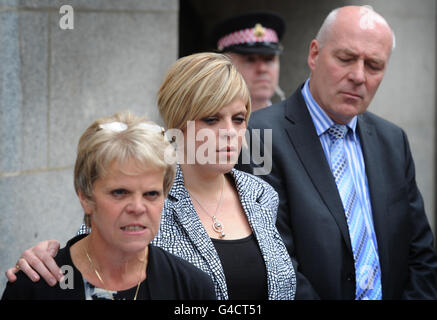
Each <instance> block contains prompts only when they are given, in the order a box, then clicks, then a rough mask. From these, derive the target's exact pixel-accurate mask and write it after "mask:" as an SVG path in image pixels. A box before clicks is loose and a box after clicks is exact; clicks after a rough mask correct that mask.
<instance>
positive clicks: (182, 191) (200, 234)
mask: <svg viewBox="0 0 437 320" xmlns="http://www.w3.org/2000/svg"><path fill="white" fill-rule="evenodd" d="M169 196H170V197H172V198H174V199H175V200H176V201H172V204H173V206H172V208H171V210H172V211H173V214H174V215H175V220H177V221H178V222H179V223H180V225H181V227H182V229H184V230H185V232H186V234H187V237H188V238H189V239H190V241H191V242H192V244H193V246H194V247H195V248H196V249H197V250H198V251H199V253H200V255H201V256H202V257H203V258H204V259H205V261H206V262H207V263H208V265H209V267H210V269H211V273H212V274H213V277H215V278H216V280H217V282H218V283H219V286H220V288H221V290H222V293H223V295H224V296H225V297H226V298H227V297H228V296H227V286H226V279H225V275H224V272H223V268H221V269H220V270H217V267H215V266H221V262H220V258H219V256H218V253H217V251H216V250H215V247H214V244H213V243H212V241H211V238H210V237H209V235H208V233H207V232H206V230H205V228H204V227H203V225H202V222H201V221H200V219H199V217H198V215H197V213H196V211H195V209H194V206H193V203H192V202H191V198H190V196H189V194H188V191H187V189H186V188H185V185H184V178H183V173H182V170H181V169H180V167H179V166H178V168H177V172H176V177H175V181H174V183H173V187H172V189H171V190H170V194H169Z"/></svg>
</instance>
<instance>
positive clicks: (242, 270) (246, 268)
mask: <svg viewBox="0 0 437 320" xmlns="http://www.w3.org/2000/svg"><path fill="white" fill-rule="evenodd" d="M211 240H212V243H213V244H214V246H215V248H216V250H217V252H218V255H219V257H220V260H221V263H222V266H223V271H224V273H225V277H226V285H227V287H228V296H229V300H267V299H268V288H267V271H266V266H265V262H264V259H263V256H262V254H261V250H260V249H259V247H258V243H257V241H256V238H255V236H254V235H253V233H252V234H251V235H249V236H248V237H246V238H243V239H238V240H220V239H214V238H211Z"/></svg>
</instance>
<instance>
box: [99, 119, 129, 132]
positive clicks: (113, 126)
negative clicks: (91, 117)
mask: <svg viewBox="0 0 437 320" xmlns="http://www.w3.org/2000/svg"><path fill="white" fill-rule="evenodd" d="M99 128H100V129H105V130H110V131H113V132H121V131H124V130H126V129H127V125H126V124H125V123H123V122H118V121H114V122H108V123H102V124H99Z"/></svg>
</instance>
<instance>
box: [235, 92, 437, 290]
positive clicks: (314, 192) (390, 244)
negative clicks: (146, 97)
mask: <svg viewBox="0 0 437 320" xmlns="http://www.w3.org/2000/svg"><path fill="white" fill-rule="evenodd" d="M357 127H358V134H359V137H360V141H361V145H362V149H363V155H364V161H365V166H366V174H367V178H368V183H369V189H370V197H371V204H372V210H373V220H374V225H375V233H376V238H377V242H378V253H379V259H380V265H381V281H382V295H383V299H401V298H410V299H422V298H423V299H436V298H437V256H436V253H435V250H434V247H433V234H432V232H431V229H430V227H429V224H428V221H427V218H426V215H425V212H424V204H423V200H422V197H421V195H420V192H419V190H418V188H417V186H416V181H415V169H414V163H413V159H412V156H411V152H410V148H409V144H408V141H407V137H406V135H405V133H404V132H403V131H402V130H401V129H400V128H398V127H397V126H395V125H394V124H392V123H390V122H388V121H385V120H383V119H381V118H380V117H378V116H376V115H374V114H372V113H370V112H365V113H364V114H362V115H359V116H358V124H357ZM254 128H256V129H267V128H273V132H272V141H273V147H272V154H271V156H272V171H271V174H270V175H265V176H261V178H264V179H265V180H266V181H267V182H269V183H270V184H271V185H272V186H273V187H274V188H275V189H276V191H277V192H278V193H279V198H280V205H279V212H278V221H277V225H278V230H279V232H280V233H281V235H282V237H283V239H284V242H285V244H286V246H287V249H288V250H289V253H290V256H292V257H293V258H294V262H296V261H297V262H298V267H297V270H298V271H299V274H298V283H297V291H296V298H305V297H307V294H309V297H310V298H311V297H312V294H313V293H314V292H311V286H312V288H313V289H314V290H315V291H316V292H317V294H318V295H319V296H320V298H322V299H354V296H355V271H354V259H353V254H352V247H351V242H350V238H349V232H348V226H347V222H346V218H345V214H344V210H343V206H342V202H341V199H340V196H339V194H338V191H337V187H336V184H335V181H334V178H333V176H332V173H331V170H330V168H329V164H328V162H327V160H326V157H325V154H324V152H323V148H322V146H321V143H320V140H319V137H318V136H317V133H316V130H315V127H314V124H313V122H312V119H311V116H310V114H309V112H308V109H307V107H306V104H305V101H304V99H303V96H302V94H301V87H300V88H298V89H297V90H296V92H295V93H294V94H293V95H292V96H291V97H290V98H288V99H286V100H284V101H282V102H280V103H277V104H275V105H273V106H271V107H268V108H265V109H262V110H260V111H257V112H254V113H253V115H252V116H251V120H250V123H249V130H253V129H254ZM262 133H263V132H262V131H261V140H263V135H262ZM252 140H253V137H252ZM261 148H262V149H263V147H261ZM264 156H266V154H264ZM253 166H254V165H253V164H252V165H251V166H247V165H239V169H240V170H245V171H249V172H251V171H252V168H253ZM302 275H303V276H304V277H306V279H307V280H308V281H309V284H310V286H308V282H307V281H306V280H305V279H304V278H303V280H302ZM299 277H300V278H299ZM299 279H300V280H301V281H299ZM300 283H302V285H301V286H300Z"/></svg>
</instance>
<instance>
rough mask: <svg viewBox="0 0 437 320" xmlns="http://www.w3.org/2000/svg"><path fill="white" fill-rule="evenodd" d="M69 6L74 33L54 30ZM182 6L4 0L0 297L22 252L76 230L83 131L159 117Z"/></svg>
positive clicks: (144, 0) (134, 0)
mask: <svg viewBox="0 0 437 320" xmlns="http://www.w3.org/2000/svg"><path fill="white" fill-rule="evenodd" d="M65 4H68V5H70V6H71V7H72V8H73V12H74V29H72V30H71V29H65V30H64V29H61V27H60V24H59V22H60V19H61V17H63V16H64V14H60V13H59V9H60V7H61V6H62V5H65ZM178 10H179V2H178V1H177V0H159V1H156V0H141V1H138V0H124V1H118V0H112V1H111V0H92V1H88V0H68V1H67V0H34V1H31V0H22V1H21V0H6V1H5V0H0V61H1V63H0V271H1V274H0V293H1V292H3V289H4V285H5V283H6V280H5V277H4V276H3V271H4V270H6V268H7V267H10V266H13V265H14V264H15V262H16V260H17V258H18V257H19V255H20V253H21V252H22V251H23V250H24V249H26V248H28V247H29V246H30V245H32V244H35V243H37V242H38V241H40V240H44V239H58V240H60V241H61V244H62V246H63V245H64V244H65V241H66V240H68V239H69V238H71V237H72V236H74V234H75V233H76V232H77V230H78V227H79V226H80V224H81V221H82V217H83V212H82V210H81V207H80V204H79V201H78V199H77V197H76V194H75V192H74V188H73V164H74V161H75V154H76V146H77V142H78V139H79V137H80V135H81V133H82V132H83V131H84V130H85V129H86V127H88V126H89V125H90V124H91V123H92V122H93V121H94V120H95V119H97V118H99V117H102V116H106V115H110V114H113V113H114V112H116V111H119V110H122V109H129V110H132V111H133V112H134V113H136V114H147V115H148V116H149V117H150V118H151V119H153V120H158V112H157V109H156V92H157V90H158V88H159V84H160V82H161V81H162V79H163V77H164V74H165V71H166V70H167V68H168V67H169V65H170V64H171V63H172V62H173V61H174V60H175V59H176V58H177V50H178Z"/></svg>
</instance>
